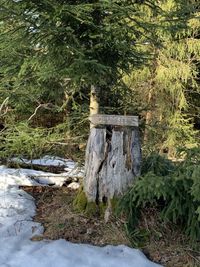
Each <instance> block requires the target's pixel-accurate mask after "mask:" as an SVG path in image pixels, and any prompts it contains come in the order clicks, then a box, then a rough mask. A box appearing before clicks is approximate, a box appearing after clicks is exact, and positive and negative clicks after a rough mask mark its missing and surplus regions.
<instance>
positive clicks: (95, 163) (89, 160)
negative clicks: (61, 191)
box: [84, 126, 141, 203]
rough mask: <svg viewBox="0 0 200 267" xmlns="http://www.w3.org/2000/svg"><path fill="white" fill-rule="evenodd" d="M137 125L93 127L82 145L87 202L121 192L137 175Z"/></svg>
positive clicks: (117, 194)
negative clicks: (85, 143) (85, 144)
mask: <svg viewBox="0 0 200 267" xmlns="http://www.w3.org/2000/svg"><path fill="white" fill-rule="evenodd" d="M140 165H141V149H140V141H139V131H138V128H137V127H119V126H107V127H106V126H102V127H94V128H92V129H91V131H90V136H89V139H88V143H87V148H86V163H85V178H84V191H85V194H86V197H87V199H88V201H89V202H96V203H99V202H105V201H106V202H107V201H109V200H111V199H113V197H115V196H120V195H122V194H123V193H124V192H125V191H127V189H128V188H129V187H130V186H131V185H132V184H133V182H134V177H135V176H138V175H140Z"/></svg>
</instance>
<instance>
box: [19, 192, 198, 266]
mask: <svg viewBox="0 0 200 267" xmlns="http://www.w3.org/2000/svg"><path fill="white" fill-rule="evenodd" d="M24 189H25V190H26V191H27V192H28V193H30V194H32V195H33V196H34V197H35V199H36V205H37V215H36V216H35V221H37V222H41V223H42V224H43V226H44V228H45V231H44V234H43V236H42V237H36V238H34V239H35V240H38V239H39V240H41V239H52V240H54V239H59V238H64V239H66V240H68V241H71V242H74V243H87V244H93V245H98V246H103V245H107V244H113V245H118V244H125V245H128V246H131V241H130V239H129V238H128V237H127V235H126V233H125V230H124V229H125V228H124V223H123V221H122V220H120V219H118V218H116V217H112V218H111V219H110V221H109V222H108V223H105V222H104V219H103V218H100V217H88V216H86V215H85V214H83V213H77V212H75V211H74V209H73V205H72V202H73V199H74V196H75V194H76V192H74V191H71V190H69V189H67V188H66V187H62V188H59V189H56V188H50V187H24ZM140 229H145V232H146V233H147V238H146V240H145V241H144V243H143V246H142V250H143V252H144V253H145V254H146V255H147V257H148V258H150V259H151V260H153V261H155V262H158V263H161V264H162V265H163V266H165V267H200V252H199V246H198V244H197V248H196V250H195V249H192V248H191V245H190V244H189V240H188V239H187V238H186V237H185V235H184V234H183V233H182V232H181V231H180V230H179V229H178V228H177V229H175V228H174V226H172V225H170V224H163V223H162V222H161V221H160V220H159V218H158V215H157V212H156V210H154V209H153V208H149V209H148V210H144V212H143V216H142V220H141V223H140Z"/></svg>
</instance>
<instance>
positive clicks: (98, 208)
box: [73, 187, 118, 217]
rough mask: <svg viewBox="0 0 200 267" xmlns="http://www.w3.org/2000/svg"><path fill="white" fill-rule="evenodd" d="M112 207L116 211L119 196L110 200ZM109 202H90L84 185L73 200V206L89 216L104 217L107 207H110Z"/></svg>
mask: <svg viewBox="0 0 200 267" xmlns="http://www.w3.org/2000/svg"><path fill="white" fill-rule="evenodd" d="M109 203H111V209H112V211H115V210H116V208H117V203H118V198H116V197H114V198H113V199H111V200H110V202H109ZM108 206H109V204H108V202H105V203H104V202H99V203H98V204H97V203H96V202H89V201H88V200H87V197H86V194H85V192H84V190H83V187H81V188H80V190H79V192H78V194H77V196H76V197H75V199H74V201H73V207H74V209H75V211H77V212H84V213H85V214H86V215H88V216H96V215H98V216H102V217H104V215H105V212H106V209H107V208H108Z"/></svg>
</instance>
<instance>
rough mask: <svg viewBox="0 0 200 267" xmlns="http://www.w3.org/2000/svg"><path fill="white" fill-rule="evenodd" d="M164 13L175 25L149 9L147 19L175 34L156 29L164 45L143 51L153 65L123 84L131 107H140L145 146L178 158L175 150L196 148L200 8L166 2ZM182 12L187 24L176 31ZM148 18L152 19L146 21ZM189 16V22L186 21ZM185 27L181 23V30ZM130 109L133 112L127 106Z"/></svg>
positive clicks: (140, 70) (133, 73)
mask: <svg viewBox="0 0 200 267" xmlns="http://www.w3.org/2000/svg"><path fill="white" fill-rule="evenodd" d="M160 8H162V10H163V11H165V12H169V13H170V12H172V13H171V14H173V17H172V18H171V21H168V20H165V19H164V18H163V17H162V16H156V17H155V16H153V14H152V11H151V9H148V10H147V12H146V16H145V18H144V19H146V20H147V21H151V20H152V19H153V20H154V21H156V22H157V23H160V24H162V25H163V26H164V27H163V28H165V29H166V28H167V27H168V25H169V23H172V26H174V27H173V29H174V30H173V31H171V30H170V31H169V30H164V31H163V28H160V29H157V30H156V32H155V36H156V37H157V38H158V39H160V40H162V46H160V47H158V46H155V45H154V44H152V42H149V43H145V46H144V47H143V49H144V50H150V51H152V53H153V57H154V58H153V60H152V61H151V62H150V64H148V65H146V66H144V67H143V68H140V69H134V70H133V72H132V74H131V76H129V77H128V76H126V77H125V78H124V79H125V82H126V84H127V85H128V87H129V88H131V90H132V91H130V92H131V95H132V100H131V99H130V98H129V103H130V102H133V99H135V102H136V103H138V112H139V113H140V114H141V116H142V118H143V119H144V124H145V131H144V140H145V141H146V143H148V144H149V145H150V146H151V147H152V146H154V148H156V149H158V150H160V151H162V150H166V151H167V150H168V152H169V153H168V154H171V155H173V154H174V153H175V147H177V146H184V145H187V146H188V147H190V146H194V145H197V144H198V140H197V139H196V138H197V135H196V132H195V130H194V118H195V117H196V115H197V113H198V111H199V107H200V106H199V102H198V101H197V97H198V96H199V92H200V87H199V82H198V80H199V79H198V77H199V59H200V42H199V28H200V22H199V19H198V17H199V11H200V10H199V5H198V3H196V4H195V3H194V2H193V3H192V5H191V3H190V2H189V1H187V5H186V6H185V3H184V1H183V2H182V3H177V1H172V0H168V1H165V2H163V3H162V2H161V4H160ZM180 9H181V12H182V14H183V15H184V14H186V15H187V16H188V18H189V19H188V20H184V18H183V20H182V27H177V24H176V18H177V19H178V17H176V16H177V14H179V12H180ZM147 14H148V16H147ZM186 15H185V16H186ZM179 26H181V23H180V24H179ZM129 108H130V106H129Z"/></svg>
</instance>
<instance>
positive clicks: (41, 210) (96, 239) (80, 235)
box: [25, 187, 131, 246]
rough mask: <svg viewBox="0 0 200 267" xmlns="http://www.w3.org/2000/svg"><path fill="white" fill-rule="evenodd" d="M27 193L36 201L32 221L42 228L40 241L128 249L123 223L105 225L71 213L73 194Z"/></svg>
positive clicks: (36, 189)
mask: <svg viewBox="0 0 200 267" xmlns="http://www.w3.org/2000/svg"><path fill="white" fill-rule="evenodd" d="M25 190H26V191H28V192H29V193H31V194H32V195H33V196H34V197H35V198H36V205H37V215H36V216H35V221H37V222H41V223H42V224H43V226H44V228H45V231H44V234H43V236H42V238H45V239H52V240H54V239H58V238H64V239H66V240H68V241H71V242H74V243H87V244H93V245H98V246H103V245H107V244H114V245H118V244H126V245H129V246H130V245H131V243H130V241H129V239H128V238H127V236H126V234H125V233H124V229H123V223H122V222H121V221H120V220H119V219H117V218H116V217H111V218H110V221H109V222H108V223H105V221H104V219H103V218H100V217H95V218H94V217H89V216H86V215H85V214H83V213H77V212H75V211H74V209H73V205H72V202H73V199H74V196H75V194H76V193H75V192H74V191H72V190H69V189H67V188H66V187H62V188H60V189H55V188H49V187H46V188H45V187H33V188H32V187H30V188H28V187H26V188H25Z"/></svg>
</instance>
